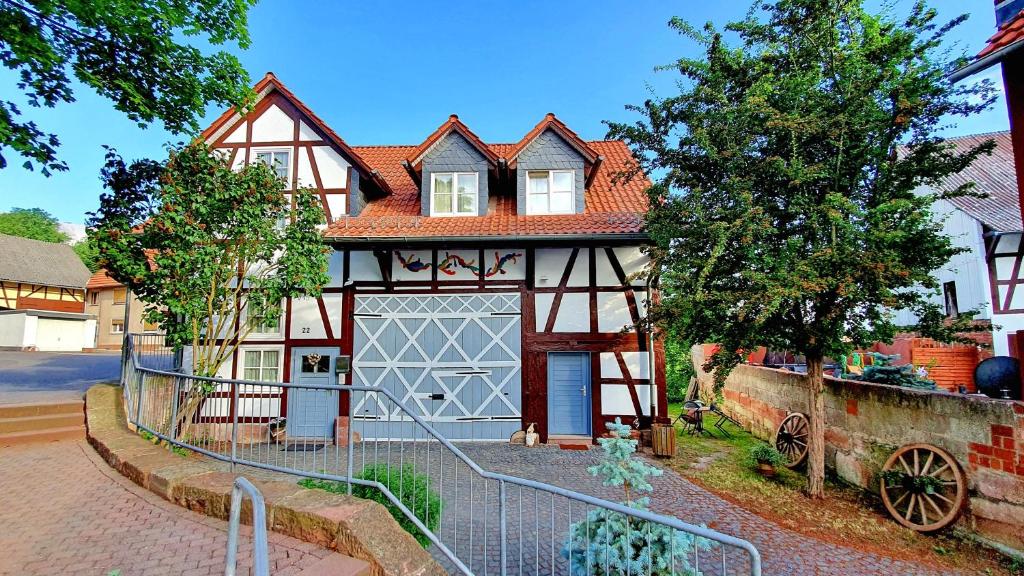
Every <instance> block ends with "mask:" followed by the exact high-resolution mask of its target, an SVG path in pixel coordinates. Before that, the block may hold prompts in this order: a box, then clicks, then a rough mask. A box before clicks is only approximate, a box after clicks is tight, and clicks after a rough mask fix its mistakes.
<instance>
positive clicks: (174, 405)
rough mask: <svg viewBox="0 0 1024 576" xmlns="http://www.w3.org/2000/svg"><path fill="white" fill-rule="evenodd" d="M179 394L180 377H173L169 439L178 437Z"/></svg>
mask: <svg viewBox="0 0 1024 576" xmlns="http://www.w3.org/2000/svg"><path fill="white" fill-rule="evenodd" d="M180 396H181V378H179V377H177V376H175V377H174V398H173V399H172V400H171V426H170V430H168V432H169V433H170V436H171V439H176V438H177V437H178V402H180V401H181V400H180Z"/></svg>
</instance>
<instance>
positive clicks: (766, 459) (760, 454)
mask: <svg viewBox="0 0 1024 576" xmlns="http://www.w3.org/2000/svg"><path fill="white" fill-rule="evenodd" d="M750 460H751V461H753V462H754V463H755V464H757V463H764V464H771V465H772V466H782V465H783V464H785V463H786V457H785V456H783V455H782V452H779V451H778V450H776V449H775V447H774V446H772V445H770V444H758V445H757V446H754V447H753V448H751V449H750Z"/></svg>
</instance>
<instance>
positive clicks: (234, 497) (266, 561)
mask: <svg viewBox="0 0 1024 576" xmlns="http://www.w3.org/2000/svg"><path fill="white" fill-rule="evenodd" d="M243 491H245V492H246V493H247V494H248V495H249V499H250V500H252V539H253V547H252V556H253V561H252V564H253V574H254V576H269V575H270V558H269V555H268V553H267V518H266V513H267V511H266V508H265V505H264V503H263V494H261V493H260V491H259V490H258V489H257V488H256V487H255V486H253V485H252V483H251V482H249V481H248V480H246V479H245V478H243V477H241V476H239V477H238V478H235V485H234V487H233V488H232V489H231V518H230V523H229V524H228V550H227V553H226V554H225V558H224V576H235V569H236V568H237V564H238V529H239V525H240V524H241V523H242V500H243V498H244V497H245V495H244V494H243V493H242V492H243Z"/></svg>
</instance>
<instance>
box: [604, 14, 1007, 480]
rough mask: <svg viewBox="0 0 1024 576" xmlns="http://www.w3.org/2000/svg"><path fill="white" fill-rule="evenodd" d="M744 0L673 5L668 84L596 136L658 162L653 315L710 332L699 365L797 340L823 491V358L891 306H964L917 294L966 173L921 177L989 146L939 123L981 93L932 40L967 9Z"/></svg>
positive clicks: (985, 101) (652, 228) (859, 335)
mask: <svg viewBox="0 0 1024 576" xmlns="http://www.w3.org/2000/svg"><path fill="white" fill-rule="evenodd" d="M757 8H758V9H752V10H751V12H750V13H749V14H748V16H747V17H746V18H745V19H744V20H742V21H739V22H734V23H731V24H729V25H727V26H726V28H725V31H724V32H723V31H719V30H718V29H716V28H715V27H714V26H713V25H711V24H708V25H706V26H705V27H704V29H703V31H700V30H697V29H695V28H694V27H692V26H690V25H689V24H687V23H685V22H683V21H681V20H679V19H673V20H672V21H671V22H670V26H671V27H672V28H674V29H676V30H677V31H678V32H680V33H681V34H682V35H684V36H686V37H688V38H691V39H693V40H695V41H696V42H697V43H699V45H700V46H701V47H702V49H703V52H704V53H703V55H702V56H701V57H697V58H681V59H680V60H678V61H677V62H676V63H675V64H673V65H671V66H669V67H667V68H669V69H671V70H673V71H675V72H678V73H679V74H680V76H681V80H680V81H679V83H678V84H677V85H678V87H679V94H677V95H673V96H670V97H667V98H659V99H652V100H649V101H647V102H646V103H645V104H644V105H643V106H631V107H629V108H630V109H632V110H634V111H636V112H638V113H640V114H641V115H642V116H643V118H642V120H639V121H637V122H636V123H634V124H614V123H613V124H610V137H615V138H623V139H625V140H626V141H627V142H628V143H629V144H630V145H631V147H632V148H633V150H634V151H635V152H636V153H637V156H639V157H641V158H642V161H641V164H642V167H643V168H646V169H647V170H648V171H649V173H655V174H663V176H662V177H661V178H660V179H659V180H658V182H657V183H656V184H655V185H654V186H652V188H651V189H650V190H649V192H650V197H651V200H652V203H653V204H652V205H653V206H654V209H653V210H652V211H651V212H650V214H649V216H648V220H647V226H648V231H649V233H650V235H651V237H652V238H653V239H654V241H655V242H656V244H657V246H656V248H654V249H653V250H652V256H653V260H654V262H655V265H656V266H655V268H654V270H659V271H661V270H663V271H664V274H663V276H662V279H661V280H662V284H661V286H662V290H663V292H664V298H663V300H662V302H661V305H660V306H655V307H653V309H652V313H651V315H650V318H649V320H650V321H652V322H657V323H660V324H661V325H663V326H665V327H668V328H669V329H670V330H671V331H673V332H675V333H678V334H685V335H686V336H687V338H688V339H690V340H691V341H693V342H717V343H720V344H721V345H722V347H721V349H720V350H719V352H718V353H717V354H715V355H714V356H713V357H712V358H711V359H710V360H709V361H708V366H707V368H708V369H712V368H713V369H714V371H715V374H716V379H717V381H718V382H719V385H720V384H721V382H722V381H723V380H724V379H725V377H726V375H727V374H728V372H729V371H730V370H731V369H732V368H733V367H734V366H735V365H736V364H737V363H739V362H740V361H741V358H742V355H743V352H744V351H749V350H753V349H755V348H756V347H758V346H767V347H769V348H770V349H775V350H789V351H792V352H794V353H798V354H802V355H804V356H806V358H807V370H808V376H807V385H808V391H809V406H810V422H811V439H810V446H809V471H808V493H809V494H810V495H811V496H813V497H820V496H822V495H823V484H824V421H825V418H824V404H823V397H822V391H823V378H822V364H823V360H824V358H825V357H831V358H838V357H839V356H841V355H843V354H845V353H849V352H850V351H851V349H853V348H854V347H857V346H865V345H867V344H870V343H872V342H875V341H891V340H892V338H893V336H894V335H895V333H896V332H897V330H898V329H899V328H898V327H897V326H896V325H895V324H894V320H893V311H894V310H898V309H910V310H913V311H915V312H916V313H917V316H918V318H919V324H918V325H917V326H915V327H912V328H911V329H916V330H918V331H920V332H921V333H923V335H925V336H929V337H933V338H936V339H939V340H946V341H949V340H951V339H957V338H958V337H957V333H958V331H960V330H962V329H963V328H964V327H965V326H966V325H967V323H968V322H969V321H970V315H964V316H962V317H961V318H960V319H959V320H957V321H955V322H951V321H947V320H945V318H944V315H943V313H942V312H941V311H940V310H939V309H938V307H937V306H935V305H933V304H930V303H929V302H928V301H927V297H928V295H929V293H934V291H935V290H937V288H938V286H937V284H936V281H935V280H934V279H933V278H932V277H931V276H930V275H929V273H930V272H931V271H932V270H935V269H936V268H939V267H940V266H942V265H943V264H945V263H946V262H947V261H948V260H949V259H950V257H951V256H953V255H954V254H956V253H957V249H956V248H954V247H953V246H952V245H951V243H950V240H949V239H948V238H947V237H945V236H943V235H942V232H941V226H940V223H939V222H937V221H936V219H935V218H934V217H933V212H932V204H933V203H934V202H935V201H936V200H937V199H939V198H948V197H952V196H957V195H966V194H971V193H972V192H971V186H970V185H965V186H961V187H960V188H958V189H956V190H954V191H952V192H947V193H939V192H935V191H934V189H932V190H930V191H922V190H920V189H919V187H921V186H927V185H934V184H938V183H940V182H942V181H943V180H944V179H945V178H946V177H947V176H949V175H950V174H955V173H957V172H959V171H961V170H963V169H965V168H966V167H967V166H968V165H970V163H971V162H973V161H974V160H975V159H976V158H977V157H978V156H980V155H982V154H985V153H988V152H990V151H991V150H992V147H993V144H992V143H991V142H989V143H985V144H982V145H979V146H976V147H974V148H972V149H969V150H963V151H958V150H956V149H954V148H953V147H952V146H950V145H949V144H947V143H945V142H944V141H943V140H942V138H941V137H939V136H938V130H939V129H940V128H943V127H944V126H945V122H946V121H945V120H944V119H945V118H948V117H957V116H968V115H971V114H974V113H977V112H978V111H980V110H982V109H984V108H987V107H989V106H990V105H991V103H992V102H993V91H992V86H991V85H990V84H988V83H981V84H976V85H972V86H954V85H952V84H951V83H950V82H949V81H948V80H947V78H946V77H947V74H948V73H949V72H950V71H951V70H952V69H953V68H955V67H956V66H957V65H958V64H959V63H960V62H962V60H956V61H952V60H951V59H950V58H949V57H948V56H949V55H948V52H946V51H944V49H943V48H942V42H943V39H944V38H945V37H946V36H947V34H948V33H949V31H950V30H951V29H953V28H954V27H956V26H957V25H959V24H960V23H961V22H963V21H964V19H965V18H966V17H965V16H961V17H959V18H956V19H954V20H952V21H951V22H948V23H940V22H937V20H936V18H937V17H936V13H935V11H934V10H932V9H930V8H928V7H927V6H926V5H925V4H924V2H918V3H916V4H915V5H914V6H913V7H912V8H911V9H910V11H909V13H908V15H906V17H905V18H903V19H899V18H897V17H896V16H895V15H894V14H892V13H889V12H886V13H882V14H873V13H869V12H867V11H866V10H865V9H864V8H863V6H862V2H861V0H830V1H822V0H778V1H776V2H770V3H759V4H758V6H757ZM726 33H727V34H730V37H732V38H736V39H738V43H736V44H735V45H734V46H733V45H730V44H729V43H727V41H726V38H725V34H726ZM915 192H918V193H917V194H915Z"/></svg>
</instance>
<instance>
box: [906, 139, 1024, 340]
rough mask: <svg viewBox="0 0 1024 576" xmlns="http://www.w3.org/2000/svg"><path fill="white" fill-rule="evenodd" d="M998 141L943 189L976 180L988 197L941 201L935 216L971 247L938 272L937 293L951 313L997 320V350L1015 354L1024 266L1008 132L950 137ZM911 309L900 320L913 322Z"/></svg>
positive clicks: (964, 142) (962, 142)
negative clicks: (971, 313)
mask: <svg viewBox="0 0 1024 576" xmlns="http://www.w3.org/2000/svg"><path fill="white" fill-rule="evenodd" d="M988 139H992V140H995V142H996V149H995V151H994V152H993V153H992V155H991V156H983V157H981V158H979V159H978V160H977V161H976V162H974V164H972V165H971V167H970V168H968V169H967V170H964V171H963V172H960V173H959V174H957V175H955V176H952V177H950V178H949V180H948V181H947V182H945V183H944V184H943V185H942V186H941V187H940V188H943V189H949V190H952V189H954V188H956V187H958V186H960V185H961V184H963V183H965V182H974V183H976V185H977V187H976V191H978V192H981V193H984V194H987V197H986V198H974V197H960V198H952V199H950V200H939V201H937V202H936V203H935V207H934V209H935V215H936V217H937V218H940V219H941V220H942V221H943V232H944V233H946V234H947V235H949V236H950V237H951V238H952V239H953V243H954V245H955V246H958V247H961V248H964V249H965V250H966V251H965V252H963V253H962V254H958V255H956V256H954V257H953V258H952V259H951V260H950V262H949V263H948V264H947V265H946V266H944V267H943V268H941V269H939V270H938V271H936V272H935V277H936V279H938V281H939V283H940V285H941V287H942V289H941V294H936V295H934V296H933V298H934V300H935V301H936V303H939V304H942V305H943V306H944V307H945V309H946V313H947V314H948V315H951V316H955V315H956V314H957V313H959V312H960V311H967V310H978V312H979V313H978V314H977V315H976V316H975V318H976V319H978V320H982V321H987V322H991V324H992V347H993V349H992V352H993V353H994V354H995V355H997V356H1006V355H1016V354H1014V351H1013V349H1012V345H1011V342H1010V341H1011V337H1012V335H1013V334H1014V333H1015V332H1017V331H1018V330H1024V287H1022V286H1021V284H1024V270H1022V269H1021V268H1022V267H1021V255H1022V253H1024V251H1022V246H1021V236H1022V230H1024V226H1022V225H1021V211H1020V201H1019V197H1018V195H1017V178H1016V175H1015V172H1014V164H1013V144H1012V142H1011V141H1010V133H1009V132H995V133H991V134H977V135H971V136H962V137H958V138H951V139H950V140H949V141H950V142H952V143H954V144H956V145H957V146H963V147H965V148H966V147H969V146H975V145H977V144H979V143H981V142H984V141H985V140H988ZM914 320H915V319H914V316H913V315H912V314H910V313H909V312H906V311H904V312H901V313H899V314H898V315H897V321H899V322H900V323H907V324H909V323H912V322H914Z"/></svg>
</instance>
